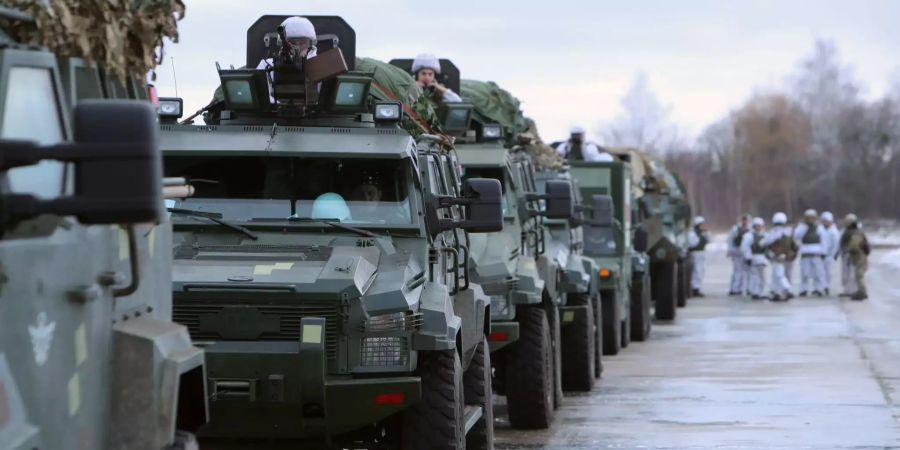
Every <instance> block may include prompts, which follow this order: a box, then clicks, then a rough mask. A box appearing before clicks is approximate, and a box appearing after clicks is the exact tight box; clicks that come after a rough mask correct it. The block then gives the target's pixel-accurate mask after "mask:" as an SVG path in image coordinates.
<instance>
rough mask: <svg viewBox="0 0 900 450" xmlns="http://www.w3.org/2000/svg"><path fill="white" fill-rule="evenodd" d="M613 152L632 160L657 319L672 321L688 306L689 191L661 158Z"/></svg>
mask: <svg viewBox="0 0 900 450" xmlns="http://www.w3.org/2000/svg"><path fill="white" fill-rule="evenodd" d="M613 151H614V152H616V153H617V154H618V156H619V157H620V158H623V159H626V160H629V161H631V163H632V164H631V166H632V168H633V172H632V189H633V191H634V198H635V199H636V211H635V224H636V226H638V227H640V229H641V230H642V231H643V232H644V233H646V235H647V245H648V249H647V254H648V256H649V258H650V273H651V280H652V297H653V300H654V303H655V305H656V307H655V314H656V318H657V319H660V320H673V319H674V318H675V316H676V307H677V306H685V304H686V301H687V298H688V296H689V293H690V273H691V269H690V257H689V256H690V255H689V253H688V242H687V236H688V233H689V231H690V227H691V225H690V223H691V208H690V205H689V204H688V201H687V194H686V192H685V190H684V186H683V185H682V183H681V182H680V180H678V178H677V177H676V176H675V175H674V174H673V173H672V172H671V171H669V170H668V169H667V168H666V167H665V165H664V164H663V163H662V162H661V161H659V160H657V159H654V158H652V157H650V156H649V155H646V154H643V153H640V152H638V151H636V150H632V149H624V150H615V149H614V150H613Z"/></svg>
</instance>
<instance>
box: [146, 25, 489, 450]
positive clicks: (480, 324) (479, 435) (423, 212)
mask: <svg viewBox="0 0 900 450" xmlns="http://www.w3.org/2000/svg"><path fill="white" fill-rule="evenodd" d="M306 17H307V18H308V19H309V20H310V21H312V23H313V24H314V25H315V28H316V30H317V32H318V33H319V38H318V55H317V56H316V57H315V58H311V59H302V58H299V59H298V58H297V57H296V55H294V56H291V57H290V58H288V57H287V56H285V53H287V54H288V55H289V54H290V52H291V50H290V49H289V48H286V47H285V45H284V43H283V42H280V43H279V42H278V40H279V37H278V36H277V34H275V33H274V31H275V30H276V29H278V25H279V24H280V23H281V22H282V21H283V20H284V19H286V18H287V16H273V15H267V16H263V17H261V18H259V19H258V20H257V21H256V22H255V23H254V24H253V25H252V26H251V27H250V29H249V30H248V41H247V66H248V67H256V62H257V61H259V60H261V59H264V58H267V57H270V58H271V59H272V61H273V65H274V69H273V70H272V71H271V72H268V73H267V71H264V70H255V69H228V70H219V77H220V79H221V86H222V90H221V91H222V94H223V97H222V99H221V101H219V102H218V104H213V105H211V106H210V108H208V110H207V111H206V114H205V117H206V118H207V123H206V124H205V125H190V124H164V125H162V126H161V128H162V148H163V152H164V164H165V172H166V174H167V175H168V176H175V177H184V178H186V179H188V180H191V182H192V184H193V185H194V186H195V188H196V192H195V195H194V196H193V197H191V198H188V199H184V200H179V201H178V202H177V203H176V204H175V205H174V207H173V208H171V209H170V211H171V212H172V214H173V221H174V222H175V231H176V234H175V240H174V252H175V271H174V280H173V281H174V282H173V291H174V300H175V304H174V316H175V319H176V320H177V321H178V322H180V323H183V324H185V325H187V326H188V328H189V330H190V332H191V336H192V338H193V340H194V342H196V343H198V345H202V346H203V347H204V349H205V351H206V361H207V367H208V379H207V383H208V388H209V395H210V422H209V424H208V425H207V426H205V427H203V428H202V429H201V430H200V432H199V437H200V442H201V444H205V443H209V445H212V446H215V447H220V446H225V445H228V444H229V443H234V441H239V442H240V443H245V444H248V445H250V446H254V445H255V446H257V447H258V446H260V445H275V443H283V444H284V445H286V446H291V447H292V448H293V446H294V445H301V444H302V443H304V442H309V443H312V444H318V445H321V444H323V443H324V444H335V445H341V446H351V445H363V446H366V447H369V446H372V445H382V444H384V445H394V444H399V445H400V446H401V447H402V448H413V449H419V448H422V449H425V448H428V449H441V448H448V449H449V448H463V447H464V446H465V447H468V448H491V446H492V445H493V443H492V440H493V438H492V436H493V421H492V415H491V414H492V411H491V395H492V392H491V384H490V381H491V380H490V359H489V352H488V349H487V341H486V339H485V335H486V333H487V331H488V330H489V329H490V328H489V327H490V323H489V320H488V318H489V317H490V312H489V308H490V305H489V301H490V298H489V297H487V296H484V295H478V292H473V290H474V289H473V286H472V283H470V278H469V276H468V271H467V270H465V268H466V256H467V252H468V250H467V247H466V246H465V241H466V239H467V234H465V233H461V230H465V231H467V232H473V233H477V232H492V231H497V230H499V229H500V228H501V227H502V216H501V209H500V201H501V197H500V195H501V186H500V183H499V182H498V181H497V180H489V179H480V178H479V179H469V180H466V181H465V182H459V183H458V182H457V181H458V180H459V177H458V175H459V174H458V172H457V173H456V175H457V177H456V179H455V180H453V179H450V177H451V176H452V174H453V171H452V170H448V167H450V166H449V164H450V162H451V161H450V159H448V156H447V155H448V154H449V152H451V151H452V148H451V147H450V141H449V140H448V139H447V138H446V137H444V136H439V135H432V134H422V135H421V136H419V138H418V139H414V138H413V137H412V136H411V135H410V134H409V133H408V132H406V131H405V130H403V129H402V128H401V127H400V125H399V124H400V123H401V121H402V120H403V118H404V115H405V114H406V113H405V112H404V111H407V110H408V109H407V106H408V105H404V104H403V103H401V102H399V101H398V102H393V101H390V102H372V101H370V98H371V96H370V95H369V92H370V90H371V89H376V88H378V87H377V86H375V83H374V82H373V74H372V73H369V72H359V71H354V62H355V61H356V58H355V32H354V31H353V29H352V28H351V27H350V26H349V25H348V24H347V23H346V22H345V21H344V20H343V19H341V18H340V17H335V16H306ZM266 43H268V45H266ZM269 75H271V76H272V80H273V81H272V83H271V88H272V90H271V96H272V97H274V101H273V99H272V98H270V93H269V92H270V91H269V83H268V82H267V78H268V76H269ZM452 119H453V118H445V120H448V121H450V122H452ZM459 187H461V191H462V192H459Z"/></svg>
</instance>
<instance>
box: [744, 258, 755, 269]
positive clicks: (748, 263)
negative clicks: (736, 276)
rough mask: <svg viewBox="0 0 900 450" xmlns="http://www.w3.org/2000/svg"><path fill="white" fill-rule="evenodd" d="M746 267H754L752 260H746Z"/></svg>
mask: <svg viewBox="0 0 900 450" xmlns="http://www.w3.org/2000/svg"><path fill="white" fill-rule="evenodd" d="M744 265H745V266H747V267H750V266H752V265H753V260H752V259H745V260H744Z"/></svg>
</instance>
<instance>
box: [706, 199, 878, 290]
mask: <svg viewBox="0 0 900 450" xmlns="http://www.w3.org/2000/svg"><path fill="white" fill-rule="evenodd" d="M727 240H728V256H729V257H730V258H731V260H732V263H733V273H732V276H731V290H730V292H729V295H749V296H750V297H751V298H752V299H754V300H761V299H771V300H772V301H787V300H790V299H791V298H793V297H794V289H793V285H792V273H793V267H794V262H795V261H796V260H797V258H798V257H799V260H800V282H799V287H798V290H799V293H798V295H799V296H800V297H805V296H808V295H812V296H816V297H824V296H829V295H831V285H832V280H831V267H832V264H833V263H834V262H835V261H838V260H839V259H840V261H841V274H842V277H841V278H842V287H843V290H842V293H841V294H840V295H841V296H842V297H850V298H851V299H852V300H865V299H866V298H868V295H867V293H866V286H865V282H864V276H865V272H866V268H867V259H868V255H869V252H870V248H869V243H868V240H867V239H866V235H865V233H863V231H862V227H861V226H860V222H859V219H858V218H857V217H856V215H855V214H847V216H846V217H845V218H844V230H843V231H840V230H838V226H837V224H836V223H835V221H834V215H833V214H832V213H831V212H828V211H825V212H823V213H822V214H821V216H820V215H819V214H818V213H817V212H816V211H815V210H813V209H808V210H806V211H805V212H804V214H803V219H802V220H801V221H800V223H798V224H797V225H796V226H794V227H792V226H791V225H789V224H788V217H787V215H786V214H785V213H783V212H777V213H775V214H774V215H773V216H772V227H771V228H769V229H766V222H765V220H764V219H763V218H761V217H751V216H750V215H749V214H745V215H743V216H741V218H740V220H739V222H738V223H737V224H735V225H734V226H733V227H732V228H731V231H730V232H729V233H728V237H727ZM695 266H696V264H695ZM767 266H769V267H771V279H770V280H769V290H768V295H767V292H766V267H767ZM695 271H696V267H695Z"/></svg>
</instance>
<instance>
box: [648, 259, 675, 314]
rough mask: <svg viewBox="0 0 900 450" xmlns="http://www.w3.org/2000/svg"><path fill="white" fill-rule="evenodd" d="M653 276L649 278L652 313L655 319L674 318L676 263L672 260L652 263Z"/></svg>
mask: <svg viewBox="0 0 900 450" xmlns="http://www.w3.org/2000/svg"><path fill="white" fill-rule="evenodd" d="M653 266H654V267H653V276H652V277H651V280H650V288H651V289H652V294H653V300H654V303H655V307H654V308H653V309H654V311H653V312H654V315H655V316H656V320H675V314H676V311H677V307H676V305H677V301H678V299H677V297H678V295H677V293H676V288H677V283H676V281H677V279H676V275H677V273H678V267H677V264H676V263H674V262H661V263H656V264H654V265H653Z"/></svg>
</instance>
